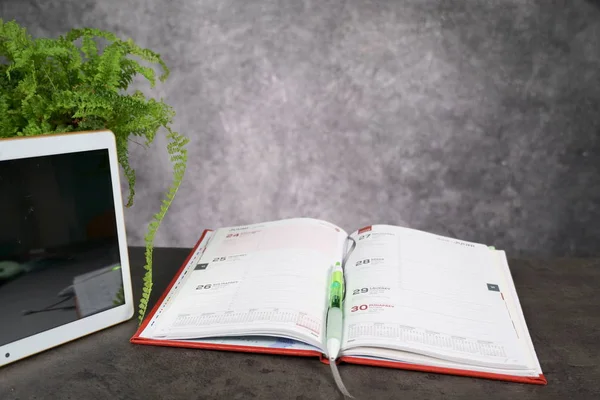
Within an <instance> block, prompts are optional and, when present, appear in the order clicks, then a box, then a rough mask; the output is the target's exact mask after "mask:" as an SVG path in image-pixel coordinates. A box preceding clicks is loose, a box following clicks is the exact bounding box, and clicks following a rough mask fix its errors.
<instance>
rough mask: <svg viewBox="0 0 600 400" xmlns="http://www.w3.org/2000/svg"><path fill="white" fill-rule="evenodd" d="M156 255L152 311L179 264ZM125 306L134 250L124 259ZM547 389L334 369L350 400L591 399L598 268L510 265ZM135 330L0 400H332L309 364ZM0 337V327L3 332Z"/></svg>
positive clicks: (320, 370)
mask: <svg viewBox="0 0 600 400" xmlns="http://www.w3.org/2000/svg"><path fill="white" fill-rule="evenodd" d="M188 251H189V250H188V249H156V250H155V257H156V258H155V272H154V277H155V278H154V279H155V289H154V291H153V299H152V302H151V303H152V304H153V303H154V302H155V301H156V298H157V297H158V296H159V294H160V293H161V292H162V291H163V290H164V289H165V287H166V286H167V284H168V283H169V281H170V279H172V277H173V275H174V274H175V272H176V271H177V269H178V268H179V267H180V265H181V263H182V262H183V261H184V259H185V258H186V256H187V254H188ZM130 256H131V263H132V275H133V282H134V296H135V299H136V302H137V299H138V298H139V294H140V289H141V286H140V284H141V282H142V280H141V276H142V272H143V269H142V265H143V264H142V263H143V249H141V248H133V249H131V254H130ZM509 262H510V265H511V270H512V274H513V279H514V281H515V285H516V287H517V291H518V294H519V297H520V300H521V305H522V307H523V311H524V313H525V318H526V320H527V323H528V326H529V330H530V332H531V336H532V339H533V342H534V345H535V347H536V351H537V354H538V357H539V360H540V363H541V365H542V369H543V371H544V373H545V375H546V377H547V379H548V385H547V386H537V385H526V384H517V383H506V382H496V381H491V380H483V379H472V378H464V377H454V376H446V375H435V374H427V373H422V372H409V371H402V370H391V369H384V368H376V367H366V366H354V365H343V366H342V367H341V368H340V371H341V374H342V376H343V378H344V380H345V382H346V385H347V386H348V389H349V390H350V392H351V393H352V394H353V395H354V396H355V397H356V398H358V399H411V400H415V399H437V398H444V399H459V398H460V399H462V398H469V399H487V400H490V399H515V398H516V399H547V400H551V399H567V398H571V397H572V398H576V399H598V398H600V309H599V307H598V305H599V300H598V288H599V287H600V260H598V261H597V260H578V259H553V260H536V261H533V260H515V259H512V260H509ZM136 326H137V321H136V320H131V321H129V322H127V323H124V324H121V325H118V326H115V327H113V328H109V329H107V330H104V331H101V332H98V333H96V334H93V335H90V336H87V337H85V338H82V339H79V340H76V341H74V342H71V343H68V344H66V345H63V346H61V347H58V348H55V349H52V350H49V351H47V352H44V353H41V354H38V355H37V356H34V357H31V358H29V359H25V360H23V361H20V362H17V363H14V364H11V365H8V366H6V367H4V368H2V369H0V399H2V400H16V399H20V400H29V399H61V400H67V399H76V400H81V399H122V400H125V399H145V400H150V399H161V400H163V399H185V400H188V399H213V398H215V399H253V398H257V399H271V398H272V399H327V400H332V399H341V398H342V396H341V395H340V394H339V392H338V391H337V389H336V387H335V384H334V382H333V378H332V376H331V373H330V370H329V367H328V366H327V365H324V364H321V363H320V362H319V361H318V360H316V359H310V358H301V357H284V356H270V355H256V354H242V353H233V352H219V351H202V350H191V349H179V348H167V347H156V346H141V345H133V344H130V343H129V339H130V337H131V336H132V335H133V333H134V332H135V330H136ZM3 328H4V327H3Z"/></svg>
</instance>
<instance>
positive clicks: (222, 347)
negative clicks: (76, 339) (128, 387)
mask: <svg viewBox="0 0 600 400" xmlns="http://www.w3.org/2000/svg"><path fill="white" fill-rule="evenodd" d="M209 232H212V230H210V229H206V230H205V231H204V232H202V235H201V236H200V239H198V242H197V243H196V245H195V246H194V248H193V249H192V251H191V252H190V254H189V255H188V257H187V258H186V260H185V261H184V262H183V264H182V265H181V267H180V268H179V271H177V273H176V274H175V276H174V277H173V279H172V280H171V282H170V283H169V286H167V288H166V290H165V291H164V292H163V294H162V295H161V297H160V298H159V299H158V301H157V302H156V304H155V305H154V307H153V308H152V311H151V312H150V314H149V315H147V316H146V318H145V319H144V321H143V322H142V324H141V325H140V327H139V328H138V330H137V331H136V333H135V334H134V335H133V337H132V338H131V339H130V342H131V343H134V344H145V345H152V346H168V347H183V348H195V349H205V350H219V351H235V352H245V353H262V354H277V355H288V356H303V357H318V358H319V360H320V361H321V362H322V363H324V364H329V360H328V358H327V357H325V356H324V355H323V354H322V353H321V352H318V351H312V350H300V349H283V348H272V347H257V346H240V345H233V344H232V345H228V344H212V343H198V342H191V341H183V340H160V339H149V338H144V337H141V336H140V334H141V333H142V332H143V331H144V329H146V327H147V326H148V323H149V322H150V320H152V318H153V317H154V315H155V314H156V312H157V311H158V310H159V308H160V307H161V305H162V304H163V302H164V301H165V298H166V297H167V295H168V294H169V292H170V291H171V289H172V288H173V286H174V285H175V283H176V282H177V281H178V279H179V277H180V275H181V274H182V273H183V272H184V270H185V268H186V266H187V265H188V263H189V261H190V259H191V258H192V256H193V255H194V254H195V253H196V252H197V251H198V249H199V247H200V245H201V244H202V242H203V240H204V239H205V237H206V235H207V234H208V233H209ZM338 363H347V364H358V365H367V366H374V367H383V368H395V369H402V370H410V371H419V372H429V373H436V374H445V375H457V376H467V377H472V378H483V379H492V380H500V381H509V382H517V383H529V384H537V385H546V384H547V383H548V382H547V380H546V378H545V377H544V375H543V374H540V375H539V376H537V377H524V376H514V375H503V374H496V373H488V372H477V371H468V370H461V369H454V368H442V367H431V366H426V365H418V364H410V363H403V362H398V361H389V360H374V359H371V358H361V357H341V358H340V359H339V360H338Z"/></svg>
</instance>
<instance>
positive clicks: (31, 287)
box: [0, 150, 124, 346]
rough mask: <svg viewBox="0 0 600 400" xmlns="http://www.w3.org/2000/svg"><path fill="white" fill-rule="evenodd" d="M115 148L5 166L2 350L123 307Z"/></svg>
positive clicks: (0, 232) (0, 194) (0, 253)
mask: <svg viewBox="0 0 600 400" xmlns="http://www.w3.org/2000/svg"><path fill="white" fill-rule="evenodd" d="M120 268H121V264H120V255H119V243H118V235H117V228H116V218H115V209H114V198H113V189H112V181H111V173H110V166H109V154H108V150H92V151H83V152H77V153H68V154H59V155H51V156H42V157H33V158H24V159H16V160H8V161H0V321H1V325H2V329H0V346H2V345H5V344H7V343H11V342H14V341H16V340H19V339H23V338H26V337H29V336H32V335H35V334H38V333H41V332H43V331H46V330H49V329H52V328H55V327H58V326H61V325H64V324H67V323H69V322H72V321H75V320H78V319H81V318H85V317H87V316H90V315H93V314H97V313H99V312H102V311H105V310H108V309H111V308H113V307H117V306H119V305H122V304H124V296H123V280H122V273H121V270H120Z"/></svg>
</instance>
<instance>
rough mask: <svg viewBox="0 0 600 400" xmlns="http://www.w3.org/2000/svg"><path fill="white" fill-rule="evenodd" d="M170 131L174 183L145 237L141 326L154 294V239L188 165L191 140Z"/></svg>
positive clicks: (140, 309) (170, 153) (140, 313)
mask: <svg viewBox="0 0 600 400" xmlns="http://www.w3.org/2000/svg"><path fill="white" fill-rule="evenodd" d="M168 131H169V134H168V138H169V140H170V142H169V144H168V146H167V151H168V153H169V156H170V159H171V161H172V162H173V171H174V173H173V182H172V184H171V187H170V188H169V190H168V192H167V194H166V196H165V199H163V201H162V205H161V207H160V211H159V212H158V213H156V214H155V215H154V217H153V221H151V222H150V224H149V228H148V232H147V234H146V237H145V242H146V265H145V266H144V269H145V270H146V272H145V275H144V290H143V292H142V300H143V301H140V307H139V315H138V321H139V323H140V324H141V323H142V321H143V320H144V316H145V314H146V310H147V306H148V302H149V300H150V294H151V292H152V252H153V247H154V238H155V236H156V232H157V231H158V228H159V227H160V224H161V222H162V220H163V219H164V217H165V215H166V213H167V211H168V210H169V207H170V206H171V204H172V203H173V199H174V198H175V195H176V193H177V191H178V190H179V187H180V185H181V183H182V181H183V178H184V175H185V170H186V164H187V150H186V148H185V146H186V144H187V143H188V142H189V139H187V138H185V137H184V136H182V135H180V134H178V133H177V132H174V131H172V130H171V129H170V128H169V129H168Z"/></svg>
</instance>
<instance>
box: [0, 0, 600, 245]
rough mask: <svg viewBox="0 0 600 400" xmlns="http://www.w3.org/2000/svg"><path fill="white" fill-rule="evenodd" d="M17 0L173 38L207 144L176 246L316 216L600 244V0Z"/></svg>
mask: <svg viewBox="0 0 600 400" xmlns="http://www.w3.org/2000/svg"><path fill="white" fill-rule="evenodd" d="M0 15H1V16H2V17H3V18H4V19H12V18H16V19H17V20H18V21H19V22H20V23H22V24H23V25H25V26H26V27H28V28H29V29H30V31H31V33H32V34H34V35H35V36H40V35H45V36H56V35H59V34H62V33H64V32H66V30H68V29H69V28H71V27H83V26H91V27H97V28H101V29H108V30H111V31H113V32H115V33H117V34H119V35H120V36H122V37H132V38H133V39H134V40H135V41H137V42H138V43H139V44H140V45H142V46H145V47H150V48H152V49H153V50H155V51H157V52H159V53H160V54H162V55H163V57H164V58H165V60H166V62H167V64H168V65H169V66H170V68H171V70H172V75H171V78H170V79H169V81H168V82H167V83H165V84H164V85H161V86H159V88H158V90H157V92H156V93H157V95H159V96H164V97H165V100H166V101H167V102H169V103H170V104H172V105H173V106H174V108H175V109H176V111H177V117H176V120H175V128H176V129H177V130H178V131H179V132H181V133H183V134H186V135H187V136H189V137H190V138H191V140H192V142H191V144H190V145H189V169H188V172H187V176H186V181H185V184H184V185H183V187H182V188H181V190H180V192H179V194H178V197H177V200H176V202H175V203H174V205H173V208H172V209H171V211H170V213H169V215H168V217H167V219H166V220H165V222H164V225H163V226H162V227H161V230H160V231H159V234H158V237H157V245H168V246H191V245H193V243H194V242H195V240H196V238H197V237H198V235H199V234H200V232H201V230H202V229H203V228H206V227H219V226H222V225H234V224H243V223H251V222H260V221H266V220H273V219H279V218H285V217H293V216H310V217H316V218H323V219H326V220H328V221H331V222H334V223H337V224H339V225H340V226H342V227H343V228H345V229H347V230H352V229H355V228H358V227H360V226H362V225H366V224H371V223H387V224H397V225H404V226H409V227H413V228H418V229H424V230H428V231H431V232H435V233H440V234H447V235H452V236H456V237H459V238H461V239H466V240H473V241H478V242H485V243H489V244H494V245H496V246H498V247H501V248H505V249H507V250H508V251H509V252H510V253H511V254H512V255H517V254H524V255H537V256H550V255H567V254H569V255H581V256H586V255H599V254H600V250H599V248H598V246H597V245H596V243H597V242H598V238H599V237H600V206H599V203H598V200H599V199H600V175H599V174H598V169H599V166H598V164H599V162H598V156H599V154H598V152H599V150H600V144H599V141H598V136H599V130H600V41H599V38H600V8H599V7H598V3H597V2H596V3H593V2H586V1H582V0H576V1H571V2H564V4H554V3H553V4H551V3H548V2H546V1H533V0H529V1H509V0H506V1H474V0H462V1H443V2H440V1H431V0H425V1H422V0H418V1H417V0H406V1H390V0H388V1H386V0H379V1H374V0H345V1H344V0H331V1H308V0H307V1H299V0H289V1H275V0H259V1H231V0H195V1H194V0H174V1H160V2H159V1H141V0H103V1H98V2H96V1H90V0H82V1H80V0H77V1H76V0H71V1H58V0H55V1H23V0H8V1H7V0H4V1H3V2H2V3H0ZM164 144H165V138H164V136H161V137H159V138H158V139H157V141H156V143H155V145H154V146H152V148H151V149H150V150H149V154H148V153H147V152H146V151H145V150H144V149H142V148H141V147H139V146H137V145H135V144H132V146H131V151H132V157H133V161H132V164H133V165H134V167H135V168H136V169H137V171H138V186H137V194H138V196H137V200H136V203H135V205H134V206H133V208H131V209H127V210H126V216H127V226H128V232H129V241H130V243H131V244H142V243H143V235H144V233H145V230H146V224H147V223H148V222H149V220H150V219H151V216H152V214H153V213H154V212H155V211H157V210H158V207H159V206H160V200H161V198H162V192H163V191H164V190H166V188H168V186H169V184H170V165H169V163H168V159H167V154H166V151H165V150H164Z"/></svg>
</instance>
